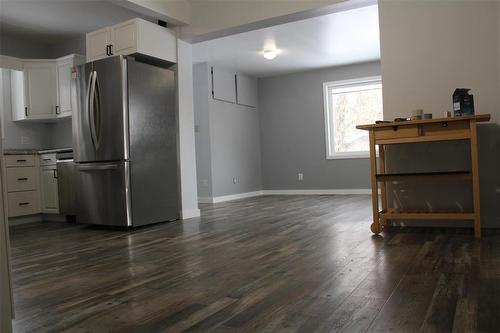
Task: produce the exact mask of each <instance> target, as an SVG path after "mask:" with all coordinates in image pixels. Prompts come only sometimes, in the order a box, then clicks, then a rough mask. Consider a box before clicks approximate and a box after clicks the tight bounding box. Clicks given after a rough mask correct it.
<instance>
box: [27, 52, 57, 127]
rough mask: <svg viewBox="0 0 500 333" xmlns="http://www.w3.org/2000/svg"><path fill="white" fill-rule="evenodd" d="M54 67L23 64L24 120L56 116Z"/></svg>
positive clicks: (32, 63) (29, 63) (46, 63)
mask: <svg viewBox="0 0 500 333" xmlns="http://www.w3.org/2000/svg"><path fill="white" fill-rule="evenodd" d="M55 88H56V66H55V63H54V62H53V61H50V62H42V61H36V62H29V61H27V62H25V63H24V94H25V98H24V100H25V103H26V104H25V118H30V119H45V118H51V117H54V116H55V115H56V95H55V91H56V89H55Z"/></svg>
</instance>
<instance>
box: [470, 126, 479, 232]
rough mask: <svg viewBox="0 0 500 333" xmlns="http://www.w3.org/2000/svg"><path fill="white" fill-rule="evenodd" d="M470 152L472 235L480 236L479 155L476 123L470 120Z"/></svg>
mask: <svg viewBox="0 0 500 333" xmlns="http://www.w3.org/2000/svg"><path fill="white" fill-rule="evenodd" d="M470 153H471V166H472V170H471V171H472V200H473V203H474V235H475V236H476V238H481V200H480V194H479V156H478V152H477V124H476V121H475V120H471V121H470Z"/></svg>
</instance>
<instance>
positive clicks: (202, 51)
mask: <svg viewBox="0 0 500 333" xmlns="http://www.w3.org/2000/svg"><path fill="white" fill-rule="evenodd" d="M267 44H275V46H276V48H277V49H278V50H279V54H278V56H277V57H276V58H275V59H273V60H266V59H264V57H263V56H262V50H263V48H264V47H265V46H266V45H267ZM193 59H194V62H195V63H200V62H210V63H212V64H213V65H220V66H224V67H227V68H231V69H234V70H236V71H239V72H242V73H246V74H249V75H253V76H256V77H265V76H273V75H279V74H284V73H289V72H296V71H301V70H308V69H315V68H322V67H330V66H339V65H346V64H352V63H359V62H367V61H372V60H378V59H380V38H379V27H378V6H376V5H374V6H369V7H363V8H357V9H352V10H348V11H342V12H337V13H333V14H329V15H324V16H318V17H314V18H310V19H306V20H302V21H296V22H291V23H286V24H281V25H277V26H273V27H269V28H264V29H260V30H255V31H250V32H245V33H241V34H237V35H231V36H227V37H222V38H218V39H213V40H208V41H205V42H200V43H197V44H195V45H194V46H193Z"/></svg>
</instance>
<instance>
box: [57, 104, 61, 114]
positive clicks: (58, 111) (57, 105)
mask: <svg viewBox="0 0 500 333" xmlns="http://www.w3.org/2000/svg"><path fill="white" fill-rule="evenodd" d="M59 113H60V112H59V105H56V114H59Z"/></svg>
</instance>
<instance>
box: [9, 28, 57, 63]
mask: <svg viewBox="0 0 500 333" xmlns="http://www.w3.org/2000/svg"><path fill="white" fill-rule="evenodd" d="M0 34H1V38H0V54H2V55H7V56H11V57H17V58H50V57H51V56H52V50H51V46H50V45H47V44H44V43H40V42H37V41H36V40H33V39H28V38H26V37H22V36H17V35H13V34H10V33H6V32H4V31H1V32H0Z"/></svg>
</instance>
